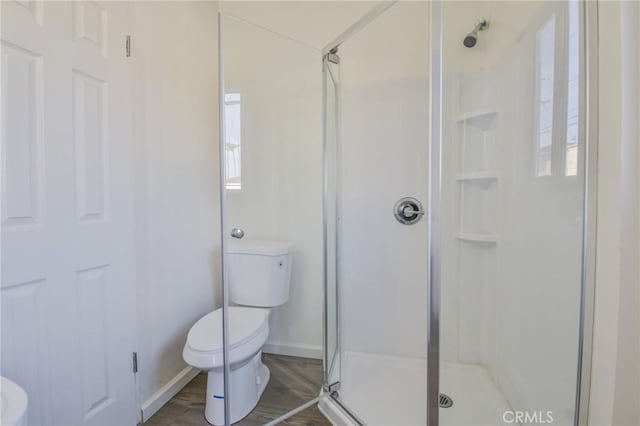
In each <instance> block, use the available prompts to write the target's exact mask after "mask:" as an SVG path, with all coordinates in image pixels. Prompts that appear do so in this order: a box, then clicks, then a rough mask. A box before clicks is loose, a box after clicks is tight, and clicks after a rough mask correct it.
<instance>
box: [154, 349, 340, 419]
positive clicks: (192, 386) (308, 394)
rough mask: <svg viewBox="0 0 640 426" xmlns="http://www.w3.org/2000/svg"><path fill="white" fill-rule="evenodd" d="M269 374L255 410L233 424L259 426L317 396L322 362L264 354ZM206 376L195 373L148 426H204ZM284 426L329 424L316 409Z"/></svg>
mask: <svg viewBox="0 0 640 426" xmlns="http://www.w3.org/2000/svg"><path fill="white" fill-rule="evenodd" d="M262 359H263V361H264V363H265V364H266V365H267V367H269V370H270V371H271V378H270V379H269V384H268V385H267V388H266V389H265V391H264V393H263V394H262V398H260V401H259V402H258V405H257V406H256V408H255V409H254V410H253V411H252V412H251V413H250V414H249V415H248V416H247V417H245V418H244V419H242V420H241V421H239V422H238V423H236V424H237V425H241V426H258V425H263V424H265V423H268V422H270V421H271V420H273V419H275V418H277V417H279V416H281V415H283V414H285V413H286V412H288V411H290V410H292V409H294V408H296V407H298V406H300V405H302V404H304V403H305V402H307V401H309V400H311V399H313V398H315V397H316V396H318V393H319V392H320V388H321V387H322V361H320V360H316V359H307V358H297V357H290V356H283V355H270V354H263V355H262ZM206 388H207V375H206V373H200V374H198V375H197V376H196V377H195V378H194V379H193V380H192V381H191V382H190V383H189V384H188V385H187V386H185V388H184V389H182V390H181V391H180V392H179V393H178V394H177V395H176V396H175V397H173V398H172V399H171V400H170V401H169V402H168V403H167V404H166V405H165V406H164V407H162V408H161V409H160V410H158V412H157V413H156V414H154V415H153V416H152V417H151V418H150V419H149V420H147V421H146V422H145V425H148V426H156V425H157V426H207V425H208V424H209V423H207V421H206V420H205V418H204V401H205V391H206ZM282 424H283V425H292V426H303V425H318V426H320V425H322V426H325V425H331V423H330V422H329V421H328V420H327V419H326V418H325V417H324V416H323V415H322V413H320V411H319V410H318V408H317V407H316V406H312V407H310V408H308V409H306V410H305V411H303V412H301V413H298V414H297V415H295V416H293V417H291V418H289V419H287V420H286V421H284V422H283V423H282Z"/></svg>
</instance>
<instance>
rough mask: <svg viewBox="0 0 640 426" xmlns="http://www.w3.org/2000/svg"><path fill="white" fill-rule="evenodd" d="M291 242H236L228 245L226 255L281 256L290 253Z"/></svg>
mask: <svg viewBox="0 0 640 426" xmlns="http://www.w3.org/2000/svg"><path fill="white" fill-rule="evenodd" d="M292 248H293V242H292V241H274V240H238V241H232V242H231V243H229V246H228V248H227V253H238V254H258V255H262V256H281V255H283V254H289V253H291V249H292Z"/></svg>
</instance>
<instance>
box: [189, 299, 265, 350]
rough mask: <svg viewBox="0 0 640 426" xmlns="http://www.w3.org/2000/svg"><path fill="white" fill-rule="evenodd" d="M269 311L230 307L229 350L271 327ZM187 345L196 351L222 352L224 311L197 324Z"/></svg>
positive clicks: (214, 312) (208, 315)
mask: <svg viewBox="0 0 640 426" xmlns="http://www.w3.org/2000/svg"><path fill="white" fill-rule="evenodd" d="M268 312H269V311H268V310H267V309H260V308H245V307H241V306H230V307H229V346H230V348H229V349H233V348H234V347H237V346H240V345H242V344H243V343H245V342H247V341H249V340H251V339H252V338H253V337H255V336H256V335H258V334H260V332H261V331H263V330H264V328H266V327H268V326H269V321H268V320H267V319H268ZM187 344H188V345H189V346H190V347H191V349H194V350H196V351H202V352H222V309H221V308H220V309H216V310H215V311H213V312H211V313H209V314H207V315H205V316H204V317H202V318H200V319H199V320H198V322H196V323H195V324H194V325H193V327H191V330H189V335H188V336H187Z"/></svg>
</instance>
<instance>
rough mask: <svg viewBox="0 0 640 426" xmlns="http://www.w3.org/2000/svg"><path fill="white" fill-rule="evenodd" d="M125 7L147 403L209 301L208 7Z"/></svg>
mask: <svg viewBox="0 0 640 426" xmlns="http://www.w3.org/2000/svg"><path fill="white" fill-rule="evenodd" d="M134 13H135V23H134V30H135V31H134V34H133V37H132V46H133V53H132V57H131V60H132V61H133V62H134V64H133V68H134V80H135V95H134V103H135V110H134V123H135V130H134V132H135V134H134V140H135V149H136V156H137V158H136V165H137V170H136V211H137V223H136V226H137V231H136V242H137V259H136V261H137V264H138V272H137V273H138V342H139V343H138V354H139V372H138V375H137V386H138V395H139V401H138V402H139V403H140V404H143V406H144V407H145V408H146V409H147V410H148V408H149V407H148V406H149V404H152V403H153V401H152V400H153V398H155V396H154V393H155V392H157V391H159V390H160V388H161V387H162V386H163V385H166V384H167V383H168V382H169V381H170V380H172V379H173V378H174V377H175V376H176V375H178V374H179V373H180V372H181V371H182V370H183V369H184V368H185V367H186V364H185V363H184V361H183V360H182V348H183V345H184V343H185V339H186V335H187V332H188V330H189V328H190V327H191V326H192V325H193V324H194V322H195V321H196V320H197V319H198V318H200V317H201V316H202V315H203V314H205V313H207V312H209V311H211V310H212V309H213V308H214V307H216V306H218V305H219V299H218V298H217V289H218V288H219V285H220V282H219V267H218V265H219V262H220V260H219V259H220V253H219V238H220V235H219V202H218V154H217V152H218V142H217V140H218V119H217V117H218V107H217V16H216V13H217V4H216V3H214V2H149V3H146V2H136V3H135V6H134ZM156 396H157V395H156Z"/></svg>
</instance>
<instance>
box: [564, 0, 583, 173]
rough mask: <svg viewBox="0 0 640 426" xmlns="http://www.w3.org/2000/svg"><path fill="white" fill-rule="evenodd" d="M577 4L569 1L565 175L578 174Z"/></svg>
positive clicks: (578, 27)
mask: <svg viewBox="0 0 640 426" xmlns="http://www.w3.org/2000/svg"><path fill="white" fill-rule="evenodd" d="M579 12H580V11H579V5H578V3H577V2H575V1H573V2H570V3H569V43H568V48H569V49H568V52H567V55H568V61H569V64H568V76H567V80H568V83H567V138H566V147H565V149H566V151H565V176H576V175H577V174H578V137H579V133H580V126H579V121H580V26H579V20H580V15H579Z"/></svg>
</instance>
